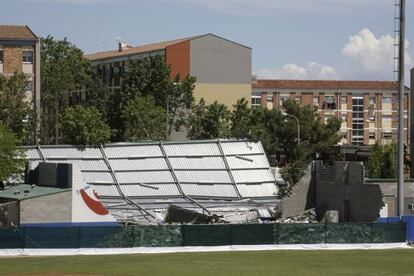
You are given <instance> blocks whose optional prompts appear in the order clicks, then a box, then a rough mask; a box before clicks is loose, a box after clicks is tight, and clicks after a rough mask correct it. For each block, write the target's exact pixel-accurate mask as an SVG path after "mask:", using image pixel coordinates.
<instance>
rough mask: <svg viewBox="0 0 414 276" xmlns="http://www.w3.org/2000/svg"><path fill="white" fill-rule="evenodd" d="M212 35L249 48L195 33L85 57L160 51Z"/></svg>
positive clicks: (100, 58) (113, 56) (95, 57)
mask: <svg viewBox="0 0 414 276" xmlns="http://www.w3.org/2000/svg"><path fill="white" fill-rule="evenodd" d="M207 35H210V36H214V37H216V38H219V39H222V40H226V41H228V42H231V43H234V44H237V45H240V46H243V47H246V48H249V49H250V47H247V46H245V45H242V44H239V43H237V42H234V41H231V40H228V39H226V38H223V37H220V36H217V35H215V34H211V33H208V34H203V35H196V36H190V37H185V38H180V39H175V40H168V41H162V42H157V43H152V44H146V45H140V46H136V47H130V46H128V47H126V48H122V51H119V50H118V49H116V50H111V51H103V52H97V53H91V54H86V55H85V58H86V59H89V60H91V61H93V60H103V59H108V58H115V57H123V56H130V55H136V54H143V53H148V52H154V51H160V50H165V48H167V47H169V46H172V45H175V44H179V43H182V42H186V41H190V40H193V39H196V38H200V37H204V36H207Z"/></svg>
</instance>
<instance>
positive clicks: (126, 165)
mask: <svg viewBox="0 0 414 276" xmlns="http://www.w3.org/2000/svg"><path fill="white" fill-rule="evenodd" d="M109 163H110V164H111V167H112V169H113V170H115V171H120V170H125V171H134V170H156V169H158V170H160V169H161V170H165V169H168V166H167V163H166V162H165V159H164V158H147V159H112V160H109Z"/></svg>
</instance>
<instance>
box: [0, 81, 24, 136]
mask: <svg viewBox="0 0 414 276" xmlns="http://www.w3.org/2000/svg"><path fill="white" fill-rule="evenodd" d="M27 84H28V80H27V77H26V75H25V74H23V73H15V74H14V75H13V76H11V77H9V78H6V77H4V76H2V75H0V122H1V123H3V125H4V126H6V127H8V128H9V129H10V130H11V131H13V132H14V133H15V134H16V135H17V137H18V138H19V139H22V140H23V139H26V138H27V135H28V133H27V129H28V115H29V110H30V107H29V104H30V102H28V101H27V100H26V87H27Z"/></svg>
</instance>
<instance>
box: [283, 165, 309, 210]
mask: <svg viewBox="0 0 414 276" xmlns="http://www.w3.org/2000/svg"><path fill="white" fill-rule="evenodd" d="M312 175H313V165H310V166H309V167H308V170H307V171H306V174H305V175H304V176H303V177H302V179H301V180H300V181H299V182H298V183H297V184H296V185H295V187H293V189H292V193H291V195H290V196H289V197H287V198H284V199H283V201H282V208H283V213H282V216H283V217H290V216H295V215H299V214H301V213H303V211H305V210H307V209H309V208H312V207H313V206H312V203H311V202H310V201H312V202H313V199H312V196H313V185H312V184H313V183H312Z"/></svg>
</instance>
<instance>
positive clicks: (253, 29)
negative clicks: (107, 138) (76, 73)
mask: <svg viewBox="0 0 414 276" xmlns="http://www.w3.org/2000/svg"><path fill="white" fill-rule="evenodd" d="M406 2H407V32H406V36H407V41H408V42H413V43H414V1H412V0H411V1H410V0H409V1H406ZM0 7H1V13H0V24H27V25H29V26H31V27H32V29H33V30H34V31H35V32H36V33H37V34H38V35H39V36H46V35H48V34H51V35H52V36H54V37H56V38H63V37H67V38H68V39H69V40H70V41H72V42H73V43H75V44H76V45H77V46H78V47H79V48H81V49H82V50H83V51H84V52H86V53H90V52H94V51H102V50H109V49H115V47H116V39H117V37H121V38H122V39H123V40H124V41H126V42H127V43H129V44H132V45H141V44H146V43H152V42H158V41H163V40H169V39H175V38H181V37H186V36H192V35H196V34H204V33H209V32H211V33H215V34H217V35H220V36H223V37H225V38H228V39H231V40H234V41H236V42H239V43H242V44H245V45H247V46H250V47H252V48H253V73H254V74H257V75H258V76H259V77H262V78H291V79H387V80H392V79H393V78H394V74H393V72H392V71H393V46H392V44H393V37H392V36H393V31H394V20H393V16H394V0H290V1H288V0H255V1H253V0H152V1H150V0H135V1H134V0H118V1H115V0H8V1H6V0H0ZM413 49H414V47H413V46H411V45H409V46H408V47H407V54H406V56H407V60H406V63H407V67H406V68H407V70H408V69H409V68H412V67H414V50H413ZM406 79H407V83H408V80H409V79H408V74H407V77H406Z"/></svg>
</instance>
